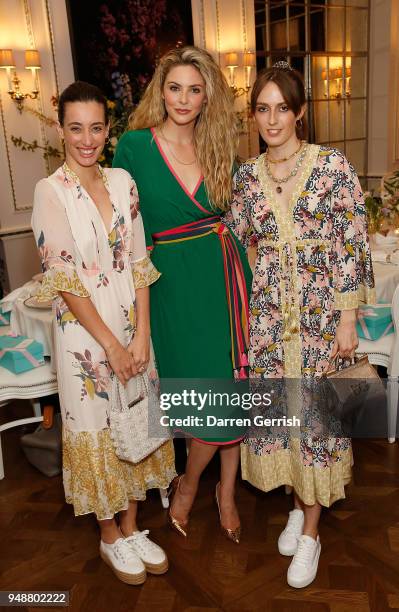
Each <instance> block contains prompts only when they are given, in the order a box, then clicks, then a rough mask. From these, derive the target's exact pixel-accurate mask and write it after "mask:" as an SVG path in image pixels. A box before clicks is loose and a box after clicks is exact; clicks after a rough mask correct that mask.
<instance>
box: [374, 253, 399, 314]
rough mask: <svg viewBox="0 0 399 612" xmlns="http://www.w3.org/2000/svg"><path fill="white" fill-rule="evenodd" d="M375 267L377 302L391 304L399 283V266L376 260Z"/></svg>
mask: <svg viewBox="0 0 399 612" xmlns="http://www.w3.org/2000/svg"><path fill="white" fill-rule="evenodd" d="M373 268H374V279H375V289H376V294H377V302H378V304H390V303H391V302H392V297H393V294H394V292H395V289H396V287H397V286H398V285H399V266H397V265H394V264H383V263H379V262H374V263H373Z"/></svg>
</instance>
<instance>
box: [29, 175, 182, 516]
mask: <svg viewBox="0 0 399 612" xmlns="http://www.w3.org/2000/svg"><path fill="white" fill-rule="evenodd" d="M99 171H100V172H101V175H102V178H103V181H104V184H105V187H106V189H107V190H108V192H109V196H110V200H111V202H112V206H113V216H112V222H111V227H110V228H109V231H108V228H105V225H104V222H103V219H102V217H101V215H100V213H99V211H98V209H97V207H96V205H95V204H94V202H93V201H92V199H91V198H90V196H89V195H88V194H87V192H86V191H85V189H84V188H83V187H82V186H81V184H80V182H79V178H78V177H77V176H76V174H74V173H73V172H72V171H71V170H70V169H69V168H68V166H67V165H66V164H64V165H63V166H62V167H61V168H59V169H58V170H57V171H56V172H55V173H54V174H52V175H51V176H50V177H48V178H46V179H42V180H41V181H39V183H38V184H37V185H36V190H35V197H34V207H33V216H32V227H33V231H34V234H35V237H36V241H37V245H38V248H39V253H40V257H41V261H42V267H43V271H44V272H45V277H44V280H43V283H42V292H41V297H42V299H49V298H51V299H53V313H54V317H55V334H54V336H55V338H54V341H55V348H56V359H57V375H58V389H59V396H60V404H61V414H62V420H63V478H64V488H65V496H66V501H67V502H68V503H72V504H73V506H74V511H75V514H76V515H80V514H87V513H89V512H94V513H95V514H96V516H97V518H98V519H99V520H102V519H106V518H112V517H113V516H114V514H115V513H116V512H118V511H120V510H124V509H126V508H127V505H128V501H129V499H135V500H142V499H145V497H146V490H147V489H149V488H154V487H161V488H165V487H167V486H168V485H169V483H170V481H171V480H172V478H173V477H174V476H175V469H174V453H173V446H172V444H171V443H170V442H167V443H166V444H164V445H163V446H162V447H161V448H159V449H158V450H157V451H155V452H154V453H153V454H152V455H150V456H149V457H147V458H146V459H144V460H143V461H141V462H140V463H139V464H136V465H133V464H131V463H127V462H124V461H120V460H119V459H118V458H117V456H116V454H115V452H114V448H113V445H112V440H111V437H110V430H109V398H110V383H111V378H110V374H111V370H110V366H109V364H108V361H107V358H106V354H105V352H104V350H103V348H102V347H101V346H100V345H99V344H98V343H97V342H96V340H95V339H94V338H93V337H92V336H91V334H89V333H88V332H87V331H86V329H85V328H84V327H83V326H82V325H81V324H80V323H79V322H78V321H77V319H76V318H75V317H74V315H73V313H72V312H71V311H70V310H69V309H68V307H67V305H66V303H65V301H64V300H63V299H62V297H61V295H60V294H59V291H65V292H69V293H72V294H74V295H77V296H81V297H90V299H91V301H92V302H93V304H94V306H95V307H96V309H97V311H98V313H99V314H100V316H101V317H102V319H103V320H104V322H105V323H106V325H108V327H109V328H110V329H111V330H112V332H113V333H114V335H115V336H116V337H117V338H118V339H119V341H120V342H121V343H122V344H123V345H124V346H127V344H128V343H129V341H130V340H131V338H132V336H133V334H134V330H135V287H136V288H139V287H146V286H148V285H150V284H151V283H153V282H155V281H156V280H157V279H158V277H159V273H158V271H157V270H156V269H155V268H154V266H153V265H152V263H151V261H150V259H149V257H148V256H147V253H146V246H145V239H144V230H143V224H142V220H141V215H140V213H139V205H138V194H137V189H136V185H135V183H134V181H133V180H132V179H131V177H130V176H129V174H128V173H127V172H126V171H125V170H122V169H108V168H106V169H102V168H101V167H100V166H99Z"/></svg>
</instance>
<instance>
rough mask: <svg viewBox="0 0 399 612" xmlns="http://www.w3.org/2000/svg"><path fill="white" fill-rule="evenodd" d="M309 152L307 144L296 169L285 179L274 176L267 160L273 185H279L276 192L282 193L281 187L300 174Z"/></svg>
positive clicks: (267, 170) (267, 167)
mask: <svg viewBox="0 0 399 612" xmlns="http://www.w3.org/2000/svg"><path fill="white" fill-rule="evenodd" d="M307 150H308V145H307V143H306V144H305V145H304V146H303V151H302V153H301V154H300V156H299V157H298V159H297V161H296V164H295V166H294V168H293V169H292V170H291V172H290V173H289V175H288V176H284V177H283V178H277V177H276V176H274V175H273V174H272V171H271V170H270V165H269V161H268V159H267V158H266V164H265V167H266V174H267V176H268V177H269V178H270V179H271V180H272V181H273V183H277V187H276V192H277V193H282V191H283V188H282V187H281V185H282V184H283V183H287V182H288V181H289V180H290V178H292V177H294V176H296V175H297V174H298V171H299V168H300V167H301V166H302V163H303V160H304V159H305V155H306V152H307Z"/></svg>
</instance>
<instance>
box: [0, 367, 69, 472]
mask: <svg viewBox="0 0 399 612" xmlns="http://www.w3.org/2000/svg"><path fill="white" fill-rule="evenodd" d="M57 392H58V387H57V376H56V374H55V373H54V372H53V371H52V369H51V365H50V362H48V361H46V363H45V365H43V366H40V368H34V369H33V370H29V371H28V372H24V373H23V374H13V373H12V372H10V371H9V370H6V369H5V368H2V367H0V407H1V406H4V405H5V404H7V403H8V402H9V401H10V400H15V399H25V400H26V399H27V400H29V401H30V402H31V404H32V408H33V416H32V417H26V418H22V419H15V420H14V421H9V422H8V423H3V424H2V425H0V480H2V479H3V478H4V464H3V453H2V448H1V434H2V432H3V431H6V430H7V429H12V428H13V427H18V426H20V425H27V424H29V423H39V422H41V421H43V416H42V411H41V408H40V402H39V398H40V397H45V396H47V395H53V394H54V393H57Z"/></svg>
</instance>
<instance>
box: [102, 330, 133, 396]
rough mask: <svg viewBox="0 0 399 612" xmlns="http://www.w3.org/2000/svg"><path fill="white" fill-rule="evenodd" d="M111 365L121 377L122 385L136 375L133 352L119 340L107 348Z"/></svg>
mask: <svg viewBox="0 0 399 612" xmlns="http://www.w3.org/2000/svg"><path fill="white" fill-rule="evenodd" d="M105 352H106V355H107V359H108V362H109V365H110V366H111V368H112V370H113V371H114V372H115V374H116V376H117V377H118V378H119V380H120V382H121V383H122V385H126V383H127V382H128V380H129V379H130V378H131V377H132V376H134V375H135V373H136V371H135V366H134V362H133V359H132V356H131V354H130V353H129V351H128V350H127V349H125V348H124V347H123V346H122V344H121V343H120V342H119V341H118V340H116V339H115V340H114V342H113V343H112V344H111V345H110V346H109V347H107V348H106V349H105Z"/></svg>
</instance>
